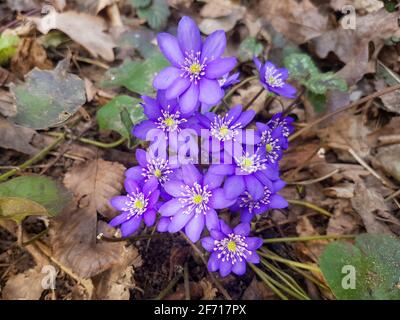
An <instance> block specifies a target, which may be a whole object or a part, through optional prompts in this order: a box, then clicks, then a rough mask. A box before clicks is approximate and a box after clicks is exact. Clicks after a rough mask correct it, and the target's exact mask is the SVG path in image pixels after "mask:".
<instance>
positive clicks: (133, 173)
mask: <svg viewBox="0 0 400 320" xmlns="http://www.w3.org/2000/svg"><path fill="white" fill-rule="evenodd" d="M142 173H143V170H142V167H141V166H135V167H132V168H129V169H128V170H126V171H125V177H127V178H129V179H132V180H136V181H142V180H143V179H144V177H143V175H142Z"/></svg>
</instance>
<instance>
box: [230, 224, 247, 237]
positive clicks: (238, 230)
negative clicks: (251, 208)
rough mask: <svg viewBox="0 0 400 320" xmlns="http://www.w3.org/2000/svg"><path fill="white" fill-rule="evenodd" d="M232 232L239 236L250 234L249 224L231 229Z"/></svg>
mask: <svg viewBox="0 0 400 320" xmlns="http://www.w3.org/2000/svg"><path fill="white" fill-rule="evenodd" d="M233 232H234V233H236V234H239V235H241V236H247V235H248V234H249V233H250V224H249V223H241V224H238V225H237V226H236V227H235V228H234V229H233Z"/></svg>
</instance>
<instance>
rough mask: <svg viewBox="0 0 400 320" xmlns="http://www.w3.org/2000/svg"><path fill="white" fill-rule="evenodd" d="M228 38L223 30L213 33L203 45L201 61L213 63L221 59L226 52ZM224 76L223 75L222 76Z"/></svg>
mask: <svg viewBox="0 0 400 320" xmlns="http://www.w3.org/2000/svg"><path fill="white" fill-rule="evenodd" d="M225 47H226V36H225V32H224V31H223V30H217V31H214V32H213V33H211V34H210V35H209V36H208V37H207V38H206V40H205V41H204V44H203V49H202V53H201V61H203V60H204V59H205V58H207V61H212V60H214V59H217V58H219V57H220V56H222V54H223V53H224V51H225ZM221 76H223V74H222V75H221Z"/></svg>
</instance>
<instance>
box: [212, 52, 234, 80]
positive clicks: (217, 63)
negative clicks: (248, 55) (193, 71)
mask: <svg viewBox="0 0 400 320" xmlns="http://www.w3.org/2000/svg"><path fill="white" fill-rule="evenodd" d="M236 63H237V60H236V58H235V57H229V58H217V59H215V60H213V61H211V62H210V63H208V64H207V68H206V71H205V76H206V77H207V78H208V79H218V78H221V77H222V76H223V75H224V74H225V73H227V72H230V71H231V70H232V69H233V68H235V66H236Z"/></svg>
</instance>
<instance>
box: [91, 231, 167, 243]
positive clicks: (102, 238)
mask: <svg viewBox="0 0 400 320" xmlns="http://www.w3.org/2000/svg"><path fill="white" fill-rule="evenodd" d="M161 237H164V234H162V233H158V234H141V235H138V236H133V237H121V238H110V237H107V236H105V235H104V234H103V233H99V234H98V235H97V240H100V241H105V242H122V241H129V240H131V241H135V240H142V239H152V238H161Z"/></svg>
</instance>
